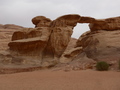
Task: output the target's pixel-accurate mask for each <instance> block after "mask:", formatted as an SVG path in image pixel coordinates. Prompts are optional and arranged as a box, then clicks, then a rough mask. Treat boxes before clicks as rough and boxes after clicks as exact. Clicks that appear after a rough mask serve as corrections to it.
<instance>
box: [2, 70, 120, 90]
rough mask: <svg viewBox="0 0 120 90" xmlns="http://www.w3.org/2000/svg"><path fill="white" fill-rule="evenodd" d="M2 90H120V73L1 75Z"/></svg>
mask: <svg viewBox="0 0 120 90" xmlns="http://www.w3.org/2000/svg"><path fill="white" fill-rule="evenodd" d="M0 90H120V72H115V71H108V72H98V71H91V70H83V71H70V72H64V71H52V70H41V71H34V72H25V73H17V74H5V75H0Z"/></svg>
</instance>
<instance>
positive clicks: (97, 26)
mask: <svg viewBox="0 0 120 90" xmlns="http://www.w3.org/2000/svg"><path fill="white" fill-rule="evenodd" d="M89 26H90V29H91V31H96V30H108V31H111V30H112V31H113V30H120V17H113V18H107V19H98V20H96V21H95V22H94V23H91V24H90V25H89Z"/></svg>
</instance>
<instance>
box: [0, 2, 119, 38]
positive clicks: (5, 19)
mask: <svg viewBox="0 0 120 90" xmlns="http://www.w3.org/2000/svg"><path fill="white" fill-rule="evenodd" d="M119 9H120V0H0V24H16V25H20V26H24V27H34V25H33V24H32V22H31V19H32V18H33V17H35V16H45V17H47V18H50V19H51V20H54V19H56V18H57V17H59V16H62V15H66V14H79V15H81V16H90V17H94V18H97V19H104V18H109V17H116V16H120V10H119ZM88 30H89V27H88V24H77V26H76V27H75V28H74V30H73V35H72V37H75V38H79V36H80V35H81V34H82V33H84V32H86V31H88Z"/></svg>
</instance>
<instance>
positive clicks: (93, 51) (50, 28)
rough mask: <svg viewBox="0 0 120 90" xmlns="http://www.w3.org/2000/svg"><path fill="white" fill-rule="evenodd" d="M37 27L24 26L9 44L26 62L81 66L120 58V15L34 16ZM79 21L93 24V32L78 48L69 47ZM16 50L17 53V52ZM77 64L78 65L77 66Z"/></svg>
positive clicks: (79, 41)
mask: <svg viewBox="0 0 120 90" xmlns="http://www.w3.org/2000/svg"><path fill="white" fill-rule="evenodd" d="M32 22H33V24H34V25H35V27H36V28H24V29H23V30H21V31H17V32H15V33H14V34H13V36H12V41H11V42H10V43H9V44H8V45H9V47H10V51H11V54H13V55H15V58H17V57H18V56H19V59H12V62H15V60H18V61H19V62H21V63H22V64H23V63H24V64H26V63H27V64H32V65H41V66H42V67H51V66H54V65H55V64H57V63H67V64H68V63H69V65H70V66H72V64H74V67H75V66H76V63H79V64H78V66H77V67H79V68H81V67H80V66H81V65H82V66H83V67H85V68H93V67H92V66H94V64H95V63H96V61H108V62H109V63H111V62H113V61H116V62H117V61H118V59H119V58H120V52H119V49H120V47H119V44H120V43H119V42H120V40H119V33H120V32H119V31H120V28H119V26H120V17H115V18H108V19H95V18H92V17H84V16H80V15H77V14H70V15H64V16H61V17H59V18H57V19H55V20H53V21H51V20H50V19H49V18H46V17H44V16H37V17H35V18H33V19H32ZM77 23H89V24H90V25H89V27H90V31H88V32H86V33H84V34H83V35H82V36H81V37H80V38H79V39H78V41H77V42H76V45H74V46H75V47H72V48H70V49H69V50H68V49H67V47H68V44H70V40H71V35H72V33H73V28H74V27H75V26H76V24H77ZM13 52H15V53H13ZM77 67H75V68H77Z"/></svg>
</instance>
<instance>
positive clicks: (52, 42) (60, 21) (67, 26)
mask: <svg viewBox="0 0 120 90" xmlns="http://www.w3.org/2000/svg"><path fill="white" fill-rule="evenodd" d="M79 19H80V16H79V15H76V14H75V15H74V14H73V15H64V16H61V17H59V18H57V19H56V20H54V21H53V22H52V23H51V25H50V28H51V29H52V33H51V35H50V39H49V42H48V43H49V44H48V46H47V49H48V50H46V51H49V49H50V50H51V51H52V52H50V53H54V56H53V57H54V59H57V60H58V58H60V57H61V55H62V54H63V52H64V51H65V49H66V47H67V45H68V43H69V41H70V39H71V35H72V33H73V28H74V27H75V26H76V24H77V22H78V20H79Z"/></svg>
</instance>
